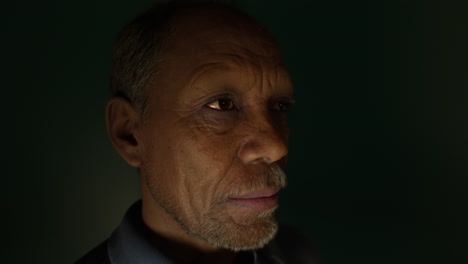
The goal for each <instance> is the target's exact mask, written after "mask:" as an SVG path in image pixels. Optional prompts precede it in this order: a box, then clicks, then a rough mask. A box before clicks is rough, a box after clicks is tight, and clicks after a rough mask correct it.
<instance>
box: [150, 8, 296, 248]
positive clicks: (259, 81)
mask: <svg viewBox="0 0 468 264" xmlns="http://www.w3.org/2000/svg"><path fill="white" fill-rule="evenodd" d="M213 16H214V14H210V15H208V16H206V14H202V13H201V14H199V15H197V17H196V19H197V20H193V21H197V23H199V24H200V25H204V24H203V23H205V22H207V23H208V24H207V25H210V27H212V25H213V24H212V22H211V21H212V20H211V18H212V17H213ZM192 19H195V17H194V18H192ZM205 20H206V21H205ZM185 21H186V23H187V24H183V23H182V22H177V28H176V31H178V32H177V34H175V35H174V38H173V40H174V42H173V43H178V44H177V45H172V46H171V47H170V48H169V50H168V51H167V53H166V61H165V67H161V69H160V72H159V76H160V79H159V80H158V87H157V88H158V89H156V87H153V88H152V89H151V92H150V93H149V95H148V100H149V101H151V104H150V106H149V108H148V117H149V122H148V123H147V125H146V126H145V127H144V128H143V130H144V131H143V132H142V135H143V136H142V140H141V141H142V142H141V145H142V146H148V145H152V147H147V148H144V147H143V149H142V152H143V153H144V157H145V160H144V162H143V163H144V164H145V165H144V166H145V168H144V169H143V170H142V173H143V174H144V175H143V177H144V178H145V180H146V183H147V186H148V189H149V193H150V197H148V196H146V197H144V199H145V201H151V199H152V200H154V201H155V202H156V204H154V205H151V206H154V208H156V209H152V210H153V211H154V213H152V214H149V218H148V217H146V218H145V223H147V224H148V225H149V226H150V227H151V228H152V229H153V230H155V231H156V232H157V231H158V228H159V229H161V226H159V225H158V224H157V223H159V222H158V221H159V219H158V215H161V214H167V217H166V219H169V220H168V221H170V219H174V221H175V222H176V224H177V225H179V228H181V229H182V230H183V232H184V233H181V232H178V231H177V229H176V228H173V229H167V230H161V231H160V232H161V233H164V234H168V235H171V236H176V237H179V238H183V239H185V240H186V241H190V242H191V243H193V244H196V245H197V246H199V247H201V248H205V249H207V248H209V249H212V248H213V247H215V248H217V247H218V248H228V249H230V250H235V251H237V250H240V249H252V248H258V247H261V246H262V245H264V244H265V243H266V242H268V241H269V240H270V239H271V237H272V236H273V235H274V233H275V232H276V222H275V221H274V218H273V213H274V209H272V210H268V211H266V212H264V211H260V212H254V211H252V210H250V209H246V208H242V207H240V206H238V205H236V204H234V203H233V202H231V201H230V200H229V197H236V196H238V195H243V194H246V193H249V192H253V191H258V190H263V189H264V188H265V187H268V186H276V185H283V184H284V179H281V177H280V176H278V173H276V174H275V173H274V171H275V170H274V169H273V168H272V166H276V165H275V164H276V163H278V164H282V165H284V163H283V162H282V160H284V159H285V158H284V157H283V156H284V155H286V153H287V151H286V147H287V133H286V131H287V129H286V127H285V126H286V123H284V122H280V123H277V122H278V120H280V119H278V117H279V116H283V115H284V114H283V113H278V112H276V111H274V110H273V109H272V107H271V106H272V102H277V101H278V98H279V97H287V98H290V97H291V93H292V87H291V83H290V80H289V77H288V76H287V74H286V70H285V69H284V66H282V64H281V63H280V62H281V59H280V57H279V55H277V54H279V53H278V52H277V49H276V47H275V46H274V45H273V44H271V43H270V42H269V41H270V40H269V39H262V40H261V41H259V40H258V39H259V36H258V35H257V34H256V32H254V31H250V27H245V29H242V30H238V31H236V32H235V34H234V36H235V38H234V37H233V36H231V37H226V36H224V35H223V34H218V32H228V31H230V30H231V29H232V28H231V26H230V25H223V26H219V27H216V29H212V30H208V32H209V34H208V33H206V32H207V31H205V30H204V29H205V28H204V26H203V27H202V26H199V27H200V28H197V27H195V28H194V23H189V22H190V20H185ZM193 21H192V22H193ZM215 25H217V24H215ZM197 34H199V35H197ZM194 36H198V39H200V41H198V40H197V38H194ZM176 40H177V41H176ZM211 40H213V41H212V42H210V41H211ZM187 43H191V44H190V45H187ZM219 43H223V46H222V47H221V46H220V44H219ZM229 43H230V44H229ZM266 43H270V44H268V45H267V44H266ZM265 47H266V48H265ZM273 47H274V48H273ZM272 50H274V52H272ZM264 55H265V56H264ZM197 67H198V68H197ZM226 93H229V94H232V96H234V98H236V101H237V108H238V109H237V110H233V111H217V110H214V109H209V108H208V107H206V106H205V105H206V104H207V103H209V102H207V101H206V100H209V99H210V98H212V96H215V95H220V94H226ZM154 146H157V147H154ZM160 150H164V151H160ZM241 152H242V153H241ZM273 152H274V153H273ZM241 154H242V155H241ZM245 154H249V155H247V156H246V155H245ZM272 155H274V156H272ZM246 157H256V158H257V159H256V160H248V159H245V158H246ZM267 157H268V159H271V160H267ZM267 161H268V162H267ZM269 162H275V163H272V164H270V163H269ZM145 204H148V203H144V205H145ZM158 205H159V206H160V207H161V208H162V209H158V207H157V206H158ZM145 208H146V209H145ZM143 210H148V207H144V208H143ZM151 217H153V218H151ZM153 223H154V224H153ZM168 224H171V223H168ZM174 230H175V231H174ZM187 234H188V235H187Z"/></svg>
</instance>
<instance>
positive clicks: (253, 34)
mask: <svg viewBox="0 0 468 264" xmlns="http://www.w3.org/2000/svg"><path fill="white" fill-rule="evenodd" d="M171 25H172V26H171V29H170V32H171V33H170V34H171V40H172V41H170V45H169V49H168V50H167V52H168V54H169V56H170V57H180V56H183V57H184V58H185V61H186V63H191V62H192V61H191V60H193V62H194V63H197V62H200V61H203V60H204V59H205V58H206V57H207V55H210V56H212V57H215V58H218V59H219V58H223V59H227V60H231V61H232V62H235V61H238V62H239V59H242V58H243V59H247V60H250V61H252V62H256V63H264V64H267V65H269V66H278V65H280V64H281V56H280V52H279V49H278V47H277V46H276V44H275V43H274V41H273V40H272V39H271V37H270V36H269V35H268V33H267V32H266V31H265V30H263V29H262V28H261V27H260V26H259V25H258V24H257V23H255V22H254V21H253V20H252V19H251V18H249V17H248V16H246V15H244V14H242V13H240V12H239V11H235V10H230V9H227V8H221V7H210V8H207V7H205V8H193V9H189V10H184V11H181V12H179V13H178V14H176V15H175V16H174V17H173V19H172V21H171Z"/></svg>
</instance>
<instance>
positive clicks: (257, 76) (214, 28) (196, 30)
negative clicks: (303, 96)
mask: <svg viewBox="0 0 468 264" xmlns="http://www.w3.org/2000/svg"><path fill="white" fill-rule="evenodd" d="M170 24H171V28H170V29H169V32H170V40H169V42H168V45H167V50H166V51H165V57H164V61H163V66H162V67H161V69H160V70H159V81H160V84H163V85H162V86H160V88H161V89H162V90H161V89H158V91H157V92H156V91H154V92H156V93H158V94H159V95H158V96H157V97H159V99H160V100H163V98H162V97H164V98H165V100H169V101H172V100H174V98H173V99H170V98H168V97H171V96H176V97H177V96H179V95H180V93H182V94H183V93H185V92H186V91H193V90H194V88H193V87H192V88H190V87H191V85H190V83H193V82H195V81H196V80H197V78H198V76H203V74H204V73H206V72H213V70H214V71H215V72H217V74H221V77H219V78H214V77H213V74H212V75H210V79H209V80H210V82H213V83H215V82H217V81H218V82H219V81H221V80H220V78H221V79H223V80H224V81H222V82H231V81H233V83H237V85H238V86H239V85H241V83H244V84H245V85H242V86H244V87H246V86H250V87H251V86H253V85H250V84H252V82H253V83H259V82H262V83H270V84H271V85H270V86H278V85H281V86H283V87H289V88H290V89H292V87H291V85H290V82H289V77H288V74H287V71H286V70H285V68H284V66H283V64H282V61H281V56H280V52H279V49H278V47H277V45H276V44H275V42H274V41H273V40H272V38H271V37H270V36H269V35H268V33H267V32H266V31H265V30H263V29H262V28H261V27H260V26H259V25H258V24H256V23H255V22H254V21H253V20H251V19H250V18H249V17H247V16H245V15H243V14H240V13H238V12H237V11H232V10H229V9H220V8H198V9H191V10H186V11H183V12H180V13H178V14H177V15H176V16H174V17H173V18H172V21H171V23H170ZM227 72H230V73H232V74H233V75H231V77H229V76H227V75H226V73H227ZM236 72H237V73H238V74H237V75H236ZM240 72H243V73H242V74H247V75H248V76H249V77H247V76H246V75H244V76H245V77H247V78H245V81H247V80H251V81H252V82H250V83H246V82H244V80H241V79H242V78H241V79H239V73H240ZM217 74H215V75H217ZM236 76H237V77H236ZM264 80H266V82H263V81H264ZM280 83H281V84H280ZM194 92H195V91H194ZM150 93H151V92H150ZM161 93H162V94H163V95H161Z"/></svg>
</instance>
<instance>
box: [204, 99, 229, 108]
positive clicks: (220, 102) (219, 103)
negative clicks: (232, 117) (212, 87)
mask: <svg viewBox="0 0 468 264" xmlns="http://www.w3.org/2000/svg"><path fill="white" fill-rule="evenodd" d="M205 106H207V107H209V108H211V109H215V110H219V111H230V110H233V109H235V105H234V102H233V101H232V99H230V98H220V99H216V100H214V101H212V102H211V103H208V104H206V105H205Z"/></svg>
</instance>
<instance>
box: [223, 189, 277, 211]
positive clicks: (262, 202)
mask: <svg viewBox="0 0 468 264" xmlns="http://www.w3.org/2000/svg"><path fill="white" fill-rule="evenodd" d="M280 189H281V188H279V187H275V188H269V189H263V190H259V191H255V192H251V193H247V194H243V195H240V196H235V197H231V198H230V200H231V201H232V202H233V203H235V204H236V205H238V206H240V207H243V208H248V209H251V210H255V211H265V210H269V209H273V208H274V207H276V206H277V204H278V192H279V190H280Z"/></svg>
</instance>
